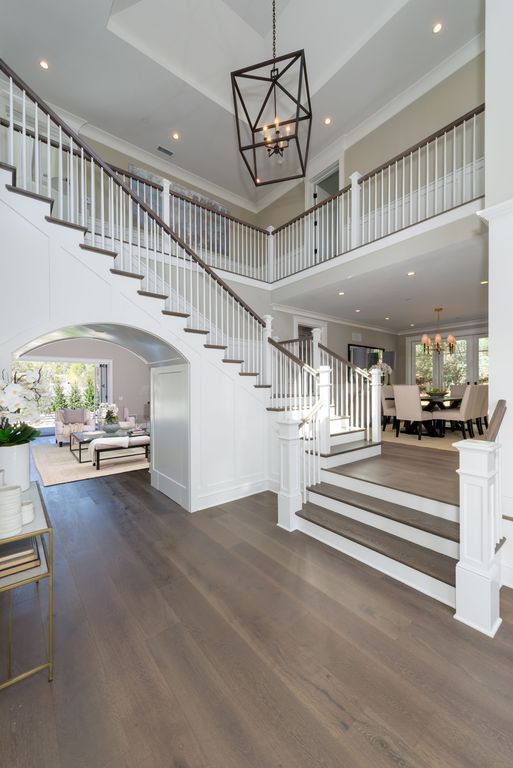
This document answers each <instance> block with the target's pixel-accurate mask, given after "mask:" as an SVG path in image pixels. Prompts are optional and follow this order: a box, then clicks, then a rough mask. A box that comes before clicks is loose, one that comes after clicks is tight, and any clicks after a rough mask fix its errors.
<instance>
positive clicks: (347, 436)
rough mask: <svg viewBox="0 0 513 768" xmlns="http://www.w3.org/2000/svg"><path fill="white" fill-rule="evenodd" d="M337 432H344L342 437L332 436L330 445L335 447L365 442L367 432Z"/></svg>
mask: <svg viewBox="0 0 513 768" xmlns="http://www.w3.org/2000/svg"><path fill="white" fill-rule="evenodd" d="M336 431H337V432H339V431H340V432H342V434H340V435H330V444H331V445H332V446H333V445H344V443H355V442H356V441H357V440H365V432H361V431H360V430H351V431H349V430H348V431H347V432H345V431H343V430H336Z"/></svg>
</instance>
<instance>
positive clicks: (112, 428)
mask: <svg viewBox="0 0 513 768" xmlns="http://www.w3.org/2000/svg"><path fill="white" fill-rule="evenodd" d="M98 418H99V419H101V421H102V422H103V425H102V426H103V430H104V432H117V431H118V429H119V419H118V406H117V405H116V403H100V407H99V408H98Z"/></svg>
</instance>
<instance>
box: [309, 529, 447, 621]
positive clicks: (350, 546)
mask: <svg viewBox="0 0 513 768" xmlns="http://www.w3.org/2000/svg"><path fill="white" fill-rule="evenodd" d="M297 530H298V531H302V532H303V533H305V534H306V535H307V536H311V537H312V538H314V539H317V541H321V542H322V543H323V544H327V545H328V546H329V547H333V548H334V549H336V550H337V551H338V552H342V553H343V554H345V555H348V556H349V557H353V558H354V559H355V560H359V561H360V562H361V563H365V565H368V566H370V567H371V568H375V569H376V570H377V571H380V572H381V573H385V574H386V575H387V576H390V577H391V578H393V579H397V581H400V582H402V583H403V584H406V585H407V586H409V587H412V588H413V589H416V590H418V591H419V592H423V593H424V594H425V595H429V597H433V598H434V599H435V600H438V601H439V602H441V603H445V605H449V606H450V607H451V608H455V606H456V590H455V588H454V587H451V586H450V585H449V584H445V583H444V582H442V581H438V579H434V578H433V577H432V576H427V575H426V574H425V573H421V572H420V571H416V570H415V569H414V568H410V566H408V565H404V564H403V563H399V562H397V560H392V558H390V557H387V556H386V555H382V554H381V553H380V552H375V551H374V550H373V549H368V548H367V547H364V546H362V545H361V544H357V543H356V542H354V541H351V540H350V539H346V538H344V537H343V536H339V535H338V534H336V533H332V531H328V530H326V528H322V527H321V526H320V525H316V524H315V523H311V522H310V521H309V520H304V519H303V518H301V517H298V518H297Z"/></svg>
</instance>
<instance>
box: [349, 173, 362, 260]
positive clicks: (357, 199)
mask: <svg viewBox="0 0 513 768" xmlns="http://www.w3.org/2000/svg"><path fill="white" fill-rule="evenodd" d="M349 178H350V179H351V248H358V246H359V245H361V244H362V221H361V218H362V197H361V195H362V185H361V184H360V183H359V181H360V179H361V178H362V174H361V173H358V171H355V172H354V173H352V174H351V176H350V177H349Z"/></svg>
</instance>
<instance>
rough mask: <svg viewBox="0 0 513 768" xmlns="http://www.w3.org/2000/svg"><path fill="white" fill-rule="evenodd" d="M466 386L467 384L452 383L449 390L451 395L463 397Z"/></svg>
mask: <svg viewBox="0 0 513 768" xmlns="http://www.w3.org/2000/svg"><path fill="white" fill-rule="evenodd" d="M467 386H468V384H453V385H452V386H451V391H450V395H451V397H454V398H456V397H463V395H464V394H465V390H466V388H467Z"/></svg>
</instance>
